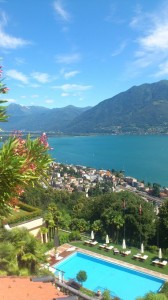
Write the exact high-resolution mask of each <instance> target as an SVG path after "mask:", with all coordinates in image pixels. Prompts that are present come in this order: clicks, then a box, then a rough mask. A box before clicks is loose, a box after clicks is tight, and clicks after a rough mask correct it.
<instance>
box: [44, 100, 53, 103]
mask: <svg viewBox="0 0 168 300" xmlns="http://www.w3.org/2000/svg"><path fill="white" fill-rule="evenodd" d="M45 103H48V104H52V103H54V100H52V99H46V100H45Z"/></svg>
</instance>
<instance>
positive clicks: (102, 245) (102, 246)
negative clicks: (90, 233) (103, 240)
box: [99, 244, 107, 249]
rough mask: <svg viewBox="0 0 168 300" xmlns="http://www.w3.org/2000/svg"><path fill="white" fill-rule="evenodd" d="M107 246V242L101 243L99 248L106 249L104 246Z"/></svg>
mask: <svg viewBox="0 0 168 300" xmlns="http://www.w3.org/2000/svg"><path fill="white" fill-rule="evenodd" d="M106 247H107V245H106V244H100V245H99V248H100V249H104V248H106Z"/></svg>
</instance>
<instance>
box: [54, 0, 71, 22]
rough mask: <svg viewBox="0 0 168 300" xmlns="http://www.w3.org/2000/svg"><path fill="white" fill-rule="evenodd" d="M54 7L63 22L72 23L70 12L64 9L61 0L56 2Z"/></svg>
mask: <svg viewBox="0 0 168 300" xmlns="http://www.w3.org/2000/svg"><path fill="white" fill-rule="evenodd" d="M53 6H54V10H55V12H56V14H57V15H58V16H59V17H60V18H61V19H62V20H63V21H66V22H69V21H70V19H71V16H70V14H69V12H68V11H66V10H65V8H64V7H63V2H62V1H61V0H57V1H54V3H53Z"/></svg>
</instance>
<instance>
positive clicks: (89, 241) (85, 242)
mask: <svg viewBox="0 0 168 300" xmlns="http://www.w3.org/2000/svg"><path fill="white" fill-rule="evenodd" d="M91 242H92V240H85V241H84V244H86V245H90V243H91Z"/></svg>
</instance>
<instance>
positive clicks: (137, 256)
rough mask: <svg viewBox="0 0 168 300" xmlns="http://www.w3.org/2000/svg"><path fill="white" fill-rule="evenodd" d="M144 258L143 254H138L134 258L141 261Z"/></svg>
mask: <svg viewBox="0 0 168 300" xmlns="http://www.w3.org/2000/svg"><path fill="white" fill-rule="evenodd" d="M141 257H142V254H141V253H137V254H135V255H134V256H133V258H134V259H139V258H141Z"/></svg>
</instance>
